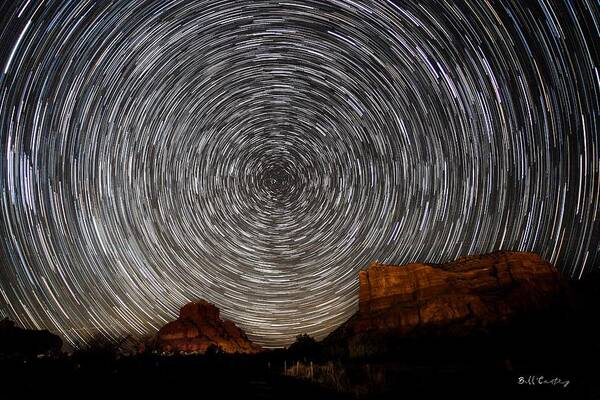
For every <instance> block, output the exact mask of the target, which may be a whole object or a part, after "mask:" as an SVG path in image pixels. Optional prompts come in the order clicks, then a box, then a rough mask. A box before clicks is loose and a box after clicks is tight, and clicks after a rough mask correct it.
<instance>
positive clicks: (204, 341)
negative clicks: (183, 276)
mask: <svg viewBox="0 0 600 400" xmlns="http://www.w3.org/2000/svg"><path fill="white" fill-rule="evenodd" d="M156 346H157V348H158V349H159V350H160V351H165V352H173V351H181V352H199V353H205V352H206V351H207V350H208V349H209V348H210V347H213V348H218V349H220V350H221V351H224V352H226V353H256V352H258V351H260V350H261V348H260V346H258V345H255V344H253V343H252V342H251V341H250V340H249V339H248V337H247V336H246V334H245V333H244V332H243V331H242V330H241V329H240V328H238V327H237V326H236V325H235V324H234V323H233V322H231V321H227V320H225V321H223V320H222V319H221V318H220V317H219V309H218V308H217V307H215V306H214V305H212V304H210V303H208V302H206V301H204V300H200V301H197V302H193V303H188V304H186V305H185V306H183V307H182V308H181V310H180V311H179V318H177V319H176V320H175V321H172V322H169V323H168V324H166V325H165V326H163V327H162V328H161V329H160V330H159V331H158V334H157V340H156Z"/></svg>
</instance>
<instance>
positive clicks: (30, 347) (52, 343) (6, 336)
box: [0, 318, 63, 356]
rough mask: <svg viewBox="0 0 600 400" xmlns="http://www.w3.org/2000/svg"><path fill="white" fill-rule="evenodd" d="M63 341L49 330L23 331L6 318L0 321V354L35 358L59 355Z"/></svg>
mask: <svg viewBox="0 0 600 400" xmlns="http://www.w3.org/2000/svg"><path fill="white" fill-rule="evenodd" d="M62 345H63V342H62V339H61V338H60V337H58V336H56V335H54V334H52V333H50V332H48V331H47V330H35V329H23V328H19V327H16V326H15V323H14V322H13V321H10V320H9V319H7V318H5V319H3V320H2V321H0V354H4V355H21V356H35V355H38V354H48V353H59V352H60V350H61V348H62Z"/></svg>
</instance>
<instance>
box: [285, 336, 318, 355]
mask: <svg viewBox="0 0 600 400" xmlns="http://www.w3.org/2000/svg"><path fill="white" fill-rule="evenodd" d="M288 353H289V355H290V357H291V358H292V359H295V360H304V361H307V360H311V361H319V360H321V359H322V358H323V345H322V344H321V343H320V342H317V341H316V340H315V339H314V338H312V337H311V336H309V335H308V334H306V333H303V334H301V335H298V336H296V341H295V342H294V343H292V344H291V345H290V347H289V348H288Z"/></svg>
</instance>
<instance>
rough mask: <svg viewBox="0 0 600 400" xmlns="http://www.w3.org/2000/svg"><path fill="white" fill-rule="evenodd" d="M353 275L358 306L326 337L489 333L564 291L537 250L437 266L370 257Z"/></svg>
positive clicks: (351, 338)
mask: <svg viewBox="0 0 600 400" xmlns="http://www.w3.org/2000/svg"><path fill="white" fill-rule="evenodd" d="M359 281H360V289H359V311H358V312H357V313H356V314H355V315H354V316H353V317H351V318H350V319H349V320H348V321H347V322H346V323H344V324H343V325H342V326H340V327H339V328H338V329H337V330H336V331H334V332H333V333H332V335H330V337H329V338H327V339H326V340H325V341H326V342H329V343H331V342H339V341H340V340H343V341H346V342H352V341H354V342H356V343H358V342H360V341H361V340H364V339H365V338H375V337H381V336H387V337H390V336H391V337H393V336H396V337H410V336H413V337H414V336H418V337H421V336H423V335H430V336H431V335H434V336H435V335H437V336H461V335H470V334H472V333H474V332H487V331H488V330H489V329H490V328H493V327H495V326H498V325H502V324H505V323H508V322H510V321H511V320H512V319H513V318H515V317H518V316H523V315H527V314H530V313H534V312H536V311H539V310H543V309H544V308H546V307H548V306H549V305H550V304H553V303H554V302H555V301H557V300H558V299H559V298H560V299H564V298H565V296H567V294H566V286H565V283H564V281H563V280H562V279H561V277H560V275H559V273H558V271H557V270H556V269H555V268H554V267H553V266H552V265H551V264H549V263H548V262H546V261H544V260H543V259H542V258H541V257H540V256H539V255H537V254H534V253H523V252H495V253H491V254H485V255H478V256H468V257H462V258H459V259H457V260H456V261H453V262H449V263H446V264H438V265H434V264H417V263H416V264H407V265H402V266H397V265H381V264H378V263H373V264H371V266H370V267H369V268H368V269H367V270H365V271H362V272H360V274H359Z"/></svg>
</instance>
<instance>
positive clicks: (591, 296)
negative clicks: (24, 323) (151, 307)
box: [0, 273, 600, 400]
mask: <svg viewBox="0 0 600 400" xmlns="http://www.w3.org/2000/svg"><path fill="white" fill-rule="evenodd" d="M569 285H570V287H571V294H572V296H571V298H570V299H569V300H568V301H567V300H565V301H557V302H553V303H552V304H550V305H548V306H547V307H545V308H542V309H537V310H536V311H535V312H529V313H526V314H522V315H520V316H518V317H515V318H513V319H511V320H510V323H506V324H503V325H497V326H495V328H494V329H492V330H487V331H478V332H477V333H474V334H470V335H463V336H451V335H446V334H438V335H435V334H427V331H424V330H422V331H421V333H420V334H419V335H418V336H412V337H411V336H403V337H398V336H386V335H380V336H377V337H376V340H362V341H351V342H348V341H342V342H336V340H333V339H335V335H334V336H332V339H330V340H324V341H322V342H317V341H315V340H313V339H312V338H310V337H309V336H307V335H301V336H299V337H298V338H297V340H296V342H295V343H294V344H292V345H291V346H290V347H289V348H287V349H281V350H272V351H263V352H260V353H258V354H226V353H221V352H219V351H218V349H216V348H209V349H208V351H207V353H206V354H202V355H183V354H174V355H161V353H157V352H153V349H152V348H147V349H145V351H144V352H143V353H137V354H132V352H126V353H128V354H129V355H125V354H124V353H125V352H123V349H122V348H120V347H119V346H120V343H115V342H106V341H104V342H103V341H101V340H100V341H96V342H94V341H92V342H91V343H90V344H89V346H88V347H87V348H84V349H82V350H79V351H76V352H74V353H73V354H70V355H66V354H64V353H57V352H56V341H55V339H53V338H50V339H49V338H48V337H47V335H46V334H38V333H31V332H25V331H24V330H15V329H14V327H12V326H11V324H8V323H7V322H6V321H5V323H4V327H5V328H7V327H8V328H7V329H8V330H6V329H5V331H4V333H6V332H8V336H6V335H5V336H2V332H0V342H1V341H2V340H4V339H6V338H10V339H11V340H16V342H15V343H18V346H10V345H9V344H7V343H6V341H5V342H4V343H3V347H1V348H2V349H4V350H3V352H2V353H0V398H21V397H22V396H23V395H24V394H28V393H31V392H34V393H39V394H41V395H42V396H43V398H49V396H51V395H52V396H53V395H58V396H61V397H78V398H90V397H92V396H94V397H95V396H100V398H104V397H111V398H112V397H114V396H118V397H123V396H125V395H127V396H131V398H136V399H137V398H146V397H148V398H155V397H164V398H173V397H174V396H179V395H182V394H184V393H185V394H186V398H187V396H188V395H189V394H191V397H190V398H192V397H193V398H201V399H204V398H206V399H229V398H233V399H237V398H240V399H304V400H313V399H412V398H418V399H451V398H459V399H470V398H472V399H508V400H514V399H600V384H599V382H600V379H599V377H598V373H599V372H600V369H599V368H598V365H600V341H599V340H598V338H600V330H599V328H598V326H597V325H598V324H597V323H596V320H597V310H598V307H599V306H600V291H599V290H598V288H599V287H600V286H599V285H600V274H598V273H596V274H591V275H589V276H588V277H586V278H585V279H584V280H582V281H576V282H570V283H569ZM20 333H23V334H25V336H23V337H26V338H34V339H35V340H32V341H31V346H33V347H32V348H28V346H27V343H29V342H28V340H25V339H23V338H18V337H17V336H18V334H20ZM15 335H17V336H15ZM40 335H41V336H40ZM40 338H42V340H39V339H40ZM340 343H342V344H343V345H340ZM42 345H44V346H46V347H43V346H42ZM40 346H41V347H40ZM354 346H359V347H360V348H356V347H354ZM42 348H43V351H42V353H44V355H43V356H40V355H39V353H40V349H42Z"/></svg>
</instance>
